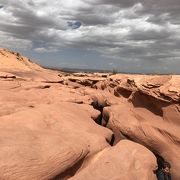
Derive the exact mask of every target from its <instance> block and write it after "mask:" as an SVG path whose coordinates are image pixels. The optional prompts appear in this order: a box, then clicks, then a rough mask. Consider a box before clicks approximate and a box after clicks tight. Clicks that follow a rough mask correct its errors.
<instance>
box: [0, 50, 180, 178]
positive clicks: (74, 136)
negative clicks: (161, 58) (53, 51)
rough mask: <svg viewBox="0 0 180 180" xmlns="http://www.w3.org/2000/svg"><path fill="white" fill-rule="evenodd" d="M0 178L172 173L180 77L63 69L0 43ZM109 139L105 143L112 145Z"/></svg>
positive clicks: (178, 135)
mask: <svg viewBox="0 0 180 180" xmlns="http://www.w3.org/2000/svg"><path fill="white" fill-rule="evenodd" d="M0 129H1V131H0V147H1V151H0V179H5V180H17V179H18V180H32V179H33V180H48V179H53V180H63V179H74V180H80V179H87V180H88V179H102V180H106V179H107V180H109V179H112V180H116V179H127V180H131V179H132V180H139V179H142V180H143V178H144V180H145V179H148V180H151V179H152V180H153V179H156V176H155V174H154V170H155V169H156V168H157V164H156V158H155V155H156V156H160V157H162V158H164V159H165V160H166V161H168V162H170V164H171V166H172V170H171V174H172V179H173V180H179V179H180V173H179V169H180V165H179V161H180V76H179V75H162V76H160V75H153V76H150V75H128V74H115V75H113V74H108V73H106V74H103V73H74V74H73V73H71V74H70V73H65V72H59V71H52V70H48V69H44V68H42V67H40V66H39V65H37V64H34V63H32V62H31V61H30V60H28V58H25V57H23V56H22V55H20V54H19V53H15V52H11V51H9V50H6V49H0ZM112 145H113V147H112Z"/></svg>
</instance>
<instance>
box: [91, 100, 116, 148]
mask: <svg viewBox="0 0 180 180" xmlns="http://www.w3.org/2000/svg"><path fill="white" fill-rule="evenodd" d="M91 105H92V106H93V108H94V109H96V110H98V111H100V115H99V116H98V118H97V119H95V122H96V123H97V124H98V125H100V126H103V127H106V126H107V123H108V120H109V117H106V116H105V117H104V116H103V109H104V107H107V105H105V106H99V105H98V102H96V101H93V102H92V104H91ZM110 130H111V129H110ZM111 131H112V130H111ZM112 132H113V131H112ZM106 141H107V143H108V144H110V145H111V146H113V145H114V142H115V135H114V134H112V137H111V139H110V140H108V139H106Z"/></svg>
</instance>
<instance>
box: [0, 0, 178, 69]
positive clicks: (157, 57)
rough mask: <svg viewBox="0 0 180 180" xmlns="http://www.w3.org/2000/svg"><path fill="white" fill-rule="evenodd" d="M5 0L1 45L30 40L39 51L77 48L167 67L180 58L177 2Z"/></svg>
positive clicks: (0, 23) (0, 18) (1, 8)
mask: <svg viewBox="0 0 180 180" xmlns="http://www.w3.org/2000/svg"><path fill="white" fill-rule="evenodd" d="M1 3H2V5H0V44H1V45H3V44H4V42H5V40H7V44H8V41H9V43H12V42H13V40H14V42H19V40H22V42H24V43H25V44H26V45H27V44H28V43H29V44H32V49H35V50H37V52H40V51H41V52H43V51H45V50H46V49H48V50H49V51H51V50H52V51H53V48H54V49H60V48H61V47H65V48H72V47H73V48H74V47H76V48H79V49H86V50H87V49H88V50H91V51H94V52H98V53H99V54H100V55H102V56H104V57H112V58H115V59H118V58H119V57H121V58H119V59H120V60H121V61H130V62H133V61H138V62H139V63H140V64H141V63H142V64H143V65H146V64H150V61H152V64H154V62H158V63H160V62H161V61H162V63H164V62H166V65H167V64H168V60H169V62H171V63H173V62H174V63H175V65H177V62H178V60H180V53H179V50H180V49H179V47H180V1H179V0H171V1H169V0H158V1H157V0H76V3H74V1H73V0H66V1H62V0H59V1H47V0H17V1H11V0H2V2H1ZM68 22H79V23H81V25H80V26H79V25H78V24H73V23H71V24H69V23H68ZM70 26H71V28H69V27H70ZM74 27H75V28H74ZM76 27H77V28H76ZM18 44H19V43H18ZM20 46H21V45H20ZM146 61H147V62H148V63H146ZM142 64H141V65H142ZM175 65H174V66H173V65H172V66H171V67H175Z"/></svg>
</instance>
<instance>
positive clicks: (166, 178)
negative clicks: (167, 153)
mask: <svg viewBox="0 0 180 180" xmlns="http://www.w3.org/2000/svg"><path fill="white" fill-rule="evenodd" d="M170 169H171V165H170V164H169V163H168V162H164V163H163V166H162V168H161V169H158V170H157V172H156V175H157V179H158V180H171V174H170Z"/></svg>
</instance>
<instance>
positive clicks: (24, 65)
mask: <svg viewBox="0 0 180 180" xmlns="http://www.w3.org/2000/svg"><path fill="white" fill-rule="evenodd" d="M0 69H11V70H12V69H14V70H21V71H31V70H42V69H43V68H42V67H41V66H40V65H38V64H36V63H33V62H32V61H31V60H30V59H28V58H26V57H24V56H22V55H21V54H20V53H18V52H13V51H10V50H8V49H4V48H0Z"/></svg>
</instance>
